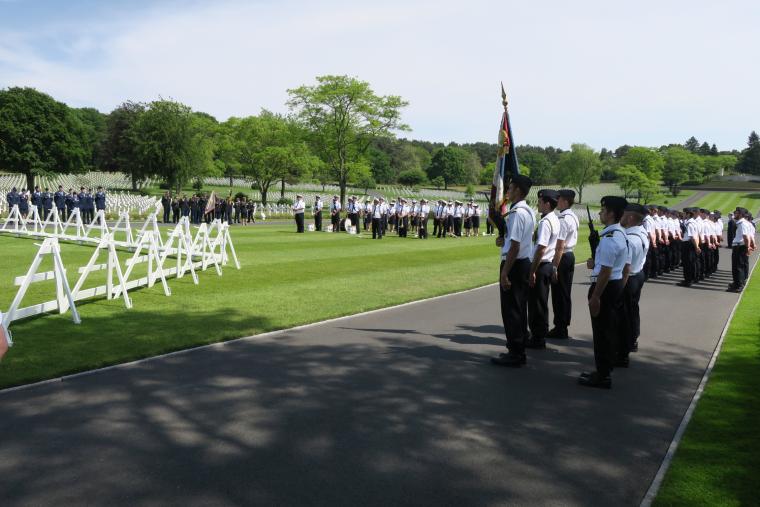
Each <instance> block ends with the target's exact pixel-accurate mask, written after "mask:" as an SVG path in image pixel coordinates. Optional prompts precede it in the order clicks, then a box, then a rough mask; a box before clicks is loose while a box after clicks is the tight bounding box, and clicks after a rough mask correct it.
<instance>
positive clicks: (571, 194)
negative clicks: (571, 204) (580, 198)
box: [557, 188, 575, 199]
mask: <svg viewBox="0 0 760 507" xmlns="http://www.w3.org/2000/svg"><path fill="white" fill-rule="evenodd" d="M557 194H559V196H560V197H564V198H565V199H575V190H573V189H571V188H561V189H559V190H558V191H557Z"/></svg>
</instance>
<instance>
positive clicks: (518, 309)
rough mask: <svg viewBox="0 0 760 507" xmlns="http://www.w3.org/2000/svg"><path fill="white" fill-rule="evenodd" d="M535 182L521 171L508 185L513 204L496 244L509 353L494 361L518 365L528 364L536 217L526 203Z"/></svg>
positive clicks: (495, 358) (507, 364) (495, 362)
mask: <svg viewBox="0 0 760 507" xmlns="http://www.w3.org/2000/svg"><path fill="white" fill-rule="evenodd" d="M532 185H533V182H532V181H531V180H530V178H528V177H527V176H524V175H521V174H520V175H516V176H514V177H513V178H512V181H511V182H510V183H509V186H508V187H507V197H508V199H509V202H511V203H512V205H511V206H510V208H509V212H508V213H507V216H506V220H505V222H506V224H505V235H504V237H499V238H497V239H496V245H497V246H499V247H501V266H500V268H499V269H500V272H499V286H500V289H501V290H500V291H499V294H500V302H501V318H502V321H503V323H504V334H505V335H506V338H507V351H508V352H507V353H506V354H500V355H499V357H493V358H491V362H492V363H494V364H497V365H501V366H510V367H514V368H519V367H521V366H522V365H524V364H525V363H526V356H525V343H526V341H527V339H528V289H529V287H528V275H529V274H530V257H531V254H532V250H533V245H532V241H531V237H532V235H533V229H534V228H535V225H536V218H535V216H534V215H533V210H531V209H530V207H529V206H528V204H527V203H526V202H525V197H526V196H527V195H528V192H530V187H531V186H532Z"/></svg>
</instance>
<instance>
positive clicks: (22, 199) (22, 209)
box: [18, 188, 29, 218]
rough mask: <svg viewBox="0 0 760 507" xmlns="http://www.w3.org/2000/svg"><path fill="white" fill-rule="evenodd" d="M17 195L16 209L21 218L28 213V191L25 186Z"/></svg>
mask: <svg viewBox="0 0 760 507" xmlns="http://www.w3.org/2000/svg"><path fill="white" fill-rule="evenodd" d="M18 197H19V200H18V211H19V213H21V216H22V217H23V218H26V216H27V215H28V214H29V192H27V191H26V189H25V188H22V189H21V193H20V194H19V196H18Z"/></svg>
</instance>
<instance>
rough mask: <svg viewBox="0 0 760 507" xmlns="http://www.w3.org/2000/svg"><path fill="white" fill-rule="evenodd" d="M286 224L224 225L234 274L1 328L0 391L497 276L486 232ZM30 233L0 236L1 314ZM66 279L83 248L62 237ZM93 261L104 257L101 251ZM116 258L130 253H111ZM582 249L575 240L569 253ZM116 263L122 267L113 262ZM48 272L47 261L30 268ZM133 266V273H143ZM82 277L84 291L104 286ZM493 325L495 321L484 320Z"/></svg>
mask: <svg viewBox="0 0 760 507" xmlns="http://www.w3.org/2000/svg"><path fill="white" fill-rule="evenodd" d="M293 230H294V227H293V226H286V225H279V226H277V225H271V226H267V225H256V226H253V227H250V226H249V227H234V228H233V229H232V230H231V235H232V238H233V241H234V244H235V248H236V251H237V254H238V257H239V259H240V263H241V267H242V269H241V270H239V271H238V270H236V269H234V267H232V266H231V265H228V266H227V267H225V268H224V273H223V276H221V277H219V276H217V275H216V272H215V271H214V270H213V269H210V270H208V271H205V272H202V273H199V282H200V283H199V285H194V284H193V283H192V279H191V278H190V277H189V276H187V275H186V276H185V277H183V278H181V279H170V280H169V285H170V287H171V290H172V295H171V296H170V297H166V296H164V294H163V289H162V287H161V285H160V283H159V284H157V285H156V286H154V287H152V288H142V289H139V290H134V291H131V292H130V296H131V297H132V303H133V308H132V309H131V310H127V309H126V308H125V307H124V303H123V301H122V300H121V299H114V300H106V299H104V298H102V297H100V298H94V299H91V300H88V301H82V302H80V303H78V309H79V312H80V315H81V318H82V323H81V324H80V325H75V324H73V323H72V321H71V314H70V313H67V314H63V315H59V314H48V315H44V316H38V317H32V318H29V319H25V320H23V321H18V322H15V323H13V324H12V326H11V331H12V332H13V337H14V342H15V345H14V347H13V348H12V349H11V350H10V351H9V352H8V354H7V355H6V357H5V358H4V360H3V361H2V363H0V387H8V386H13V385H18V384H24V383H29V382H33V381H37V380H42V379H47V378H54V377H57V376H60V375H64V374H70V373H73V372H79V371H83V370H88V369H93V368H98V367H102V366H106V365H111V364H117V363H123V362H127V361H130V360H134V359H138V358H144V357H149V356H154V355H157V354H161V353H165V352H169V351H173V350H179V349H183V348H188V347H193V346H197V345H202V344H206V343H212V342H218V341H223V340H229V339H233V338H238V337H241V336H248V335H253V334H257V333H262V332H266V331H271V330H275V329H282V328H288V327H292V326H296V325H300V324H304V323H309V322H315V321H319V320H324V319H329V318H333V317H338V316H343V315H350V314H354V313H358V312H362V311H366V310H371V309H376V308H382V307H387V306H392V305H395V304H400V303H404V302H408V301H413V300H417V299H422V298H427V297H432V296H437V295H441V294H447V293H451V292H455V291H459V290H463V289H467V288H473V287H478V286H482V285H486V284H489V283H494V282H496V281H497V274H498V273H497V272H498V265H499V251H498V249H497V248H496V247H495V246H494V238H493V237H490V236H489V237H482V236H481V237H479V238H459V239H456V238H447V239H437V238H430V239H428V240H426V241H425V240H419V239H414V238H406V239H403V238H397V237H396V236H394V235H393V234H390V235H388V236H386V238H384V239H383V240H382V241H373V240H371V239H370V237H368V236H367V235H366V234H362V235H361V236H359V237H356V236H350V235H348V234H345V233H340V234H332V233H315V232H312V233H308V232H307V233H306V234H296V233H295V232H293ZM39 242H40V241H39V240H33V239H28V238H15V237H9V236H0V252H2V255H0V309H2V310H3V311H6V310H7V309H8V307H9V306H10V303H11V301H12V300H13V297H14V296H15V294H16V291H17V287H15V286H14V285H13V280H14V278H15V277H16V276H20V275H24V274H25V273H26V271H27V269H28V268H29V265H30V264H31V262H32V259H33V258H34V254H35V252H36V250H37V247H36V246H35V243H39ZM61 250H62V257H63V261H64V264H65V265H66V268H67V277H68V280H69V283H70V285H71V286H72V288H73V286H74V284H75V283H76V279H77V277H78V273H77V269H78V268H79V267H81V266H84V265H85V264H86V263H87V261H88V259H89V258H90V256H91V255H92V252H93V248H92V247H88V246H79V245H76V244H67V243H62V246H61ZM102 255H103V257H102V258H101V260H100V261H99V262H105V254H102ZM119 255H120V258H122V259H126V258H128V257H129V256H131V254H130V253H129V252H120V254H119ZM576 255H577V257H578V259H579V260H584V259H585V258H586V257H587V256H588V248H587V247H586V246H585V242H581V245H580V246H579V249H578V250H577V253H576ZM122 265H123V263H122ZM50 269H52V262H51V261H49V260H48V261H46V263H45V264H43V266H42V267H41V270H50ZM145 270H146V266H145V265H139V269H138V268H136V269H135V271H134V273H133V276H132V277H131V278H134V277H136V276H144V273H145ZM104 280H105V272H104V271H101V272H96V273H93V275H92V278H91V279H90V281H88V283H86V284H85V286H84V287H85V288H86V287H93V286H95V285H100V284H103V283H104ZM54 298H55V285H54V282H52V281H49V282H40V283H35V284H33V285H32V286H31V289H30V290H29V292H28V293H27V296H26V297H25V299H24V301H23V302H22V305H21V306H22V307H23V306H28V305H31V304H35V303H41V302H43V301H49V300H52V299H54ZM494 322H500V317H499V316H498V315H494Z"/></svg>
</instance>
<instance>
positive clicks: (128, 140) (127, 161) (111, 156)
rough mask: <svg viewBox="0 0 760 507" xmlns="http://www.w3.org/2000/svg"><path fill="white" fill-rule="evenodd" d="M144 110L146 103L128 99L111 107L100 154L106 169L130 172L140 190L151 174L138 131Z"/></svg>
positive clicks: (103, 166)
mask: <svg viewBox="0 0 760 507" xmlns="http://www.w3.org/2000/svg"><path fill="white" fill-rule="evenodd" d="M144 112H145V105H144V104H141V103H138V102H124V103H123V104H121V105H120V106H119V107H117V108H116V109H114V110H113V111H111V113H110V114H109V115H108V117H107V118H106V121H105V131H104V134H103V142H102V144H101V146H100V153H99V157H98V159H99V162H100V164H99V165H100V167H101V168H102V169H104V170H106V171H112V172H123V173H125V174H128V175H129V177H130V180H131V181H132V190H137V184H138V183H139V182H141V181H143V180H145V178H147V177H148V176H149V175H148V174H147V173H146V171H145V170H144V167H143V166H142V164H141V163H140V156H139V153H138V152H137V143H136V140H135V131H134V126H135V125H136V123H137V120H138V118H139V117H140V115H142V114H143V113H144Z"/></svg>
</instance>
